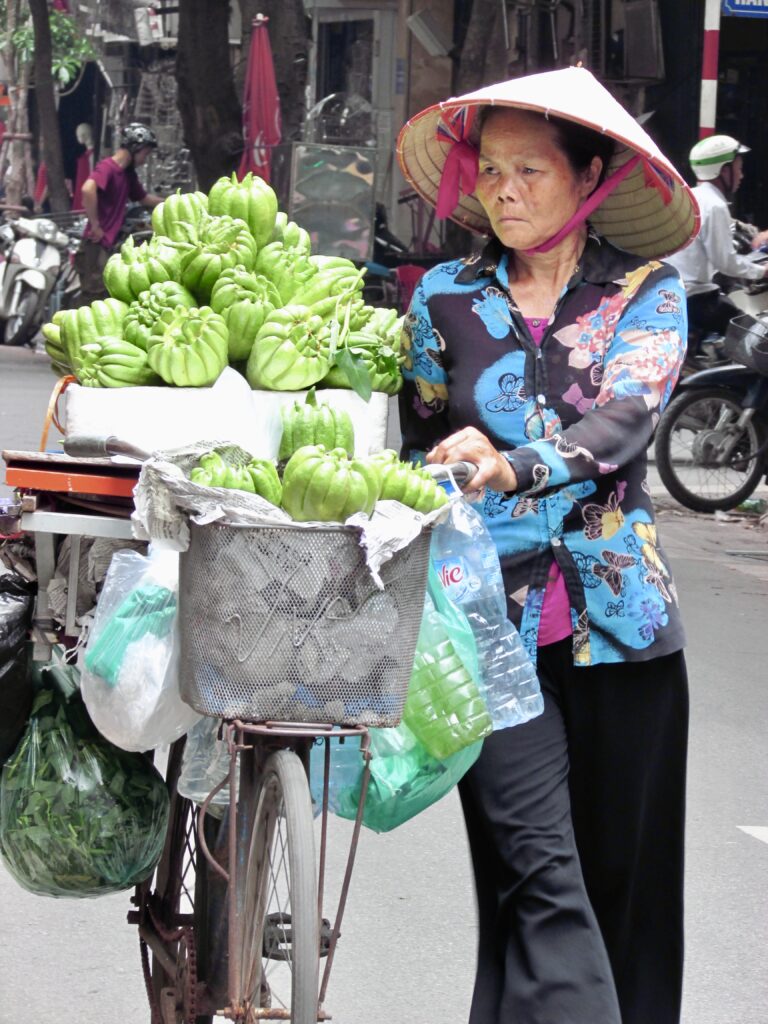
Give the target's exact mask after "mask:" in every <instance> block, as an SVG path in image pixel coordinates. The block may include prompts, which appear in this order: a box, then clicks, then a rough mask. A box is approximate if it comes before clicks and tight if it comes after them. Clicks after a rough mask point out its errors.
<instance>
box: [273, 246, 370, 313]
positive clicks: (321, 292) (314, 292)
mask: <svg viewBox="0 0 768 1024" xmlns="http://www.w3.org/2000/svg"><path fill="white" fill-rule="evenodd" d="M314 259H315V257H313V259H312V260H310V263H312V262H313V260H314ZM344 263H345V264H346V266H337V267H325V268H322V269H320V270H318V271H317V272H316V273H315V274H314V275H313V276H312V277H310V278H309V280H308V281H307V282H306V283H305V284H303V285H302V286H301V287H300V288H299V289H298V291H296V292H295V293H294V295H293V297H292V299H291V303H292V304H293V305H297V306H309V307H310V308H311V309H312V312H313V313H314V314H315V315H316V316H321V317H323V319H324V320H327V319H329V318H331V317H333V316H336V318H337V319H338V320H339V322H340V323H341V322H342V321H343V319H344V316H345V312H346V306H347V305H351V307H352V309H351V312H350V323H351V321H352V318H353V317H354V318H358V317H359V316H360V313H361V311H362V309H363V308H364V306H365V300H364V299H363V273H364V271H359V270H358V269H357V267H356V266H355V265H354V263H350V262H349V260H344Z"/></svg>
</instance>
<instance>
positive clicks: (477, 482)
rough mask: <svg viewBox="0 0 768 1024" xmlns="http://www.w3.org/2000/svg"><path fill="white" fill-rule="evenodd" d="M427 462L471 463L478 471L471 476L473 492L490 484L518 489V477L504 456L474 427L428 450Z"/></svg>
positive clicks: (503, 488)
mask: <svg viewBox="0 0 768 1024" xmlns="http://www.w3.org/2000/svg"><path fill="white" fill-rule="evenodd" d="M427 462H428V463H447V462H472V463H474V464H475V465H476V466H477V473H476V474H475V476H473V477H472V481H471V483H470V485H469V489H471V490H472V491H479V490H482V488H483V487H490V488H491V489H492V490H494V491H516V490H517V476H516V475H515V471H514V469H512V466H511V465H510V464H509V462H508V461H507V460H506V459H505V458H504V456H503V455H502V454H501V453H500V452H498V451H497V450H496V449H495V448H494V447H493V445H492V444H491V442H490V441H489V440H488V438H487V437H486V436H485V434H481V433H480V431H479V430H476V429H475V427H465V428H464V429H463V430H458V431H457V432H456V433H455V434H451V435H450V437H446V438H445V439H444V440H443V441H441V442H440V443H439V444H437V445H435V447H434V448H433V449H432V450H431V451H429V452H427Z"/></svg>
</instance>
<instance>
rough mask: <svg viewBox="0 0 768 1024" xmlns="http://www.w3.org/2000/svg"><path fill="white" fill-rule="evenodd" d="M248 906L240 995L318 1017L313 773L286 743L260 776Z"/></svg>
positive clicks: (299, 1021) (301, 1021)
mask: <svg viewBox="0 0 768 1024" xmlns="http://www.w3.org/2000/svg"><path fill="white" fill-rule="evenodd" d="M243 895H244V899H243V901H242V907H243V946H242V959H241V965H242V966H241V995H242V998H243V1002H244V1004H245V1006H246V1007H251V1006H252V1007H254V1008H265V1007H271V1008H272V1009H277V1010H283V1011H287V1012H288V1015H289V1019H290V1020H291V1022H292V1024H316V1022H317V1009H318V975H319V957H320V923H319V916H318V908H317V875H316V869H315V840H314V831H313V827H312V803H311V800H310V795H309V784H308V781H307V775H306V772H305V770H304V767H303V765H302V763H301V760H300V759H299V757H298V756H297V755H296V754H295V753H294V752H293V751H291V750H279V751H276V752H275V753H273V754H271V755H270V757H269V758H268V759H267V762H266V764H265V767H264V771H263V774H262V776H261V779H260V785H259V792H258V798H257V803H256V813H255V817H254V822H253V831H252V834H251V843H250V849H249V853H248V867H247V870H246V876H245V891H244V894H243Z"/></svg>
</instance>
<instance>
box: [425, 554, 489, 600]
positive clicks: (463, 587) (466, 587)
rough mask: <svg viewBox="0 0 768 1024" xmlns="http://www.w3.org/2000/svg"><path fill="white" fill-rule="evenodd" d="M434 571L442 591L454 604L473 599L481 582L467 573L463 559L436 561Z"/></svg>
mask: <svg viewBox="0 0 768 1024" xmlns="http://www.w3.org/2000/svg"><path fill="white" fill-rule="evenodd" d="M435 569H436V570H437V575H438V576H439V578H440V582H441V584H442V585H443V589H444V590H445V591H446V593H447V594H448V597H449V598H450V600H451V601H453V602H454V603H456V604H458V603H459V602H460V601H465V600H467V599H468V598H471V597H473V596H474V594H475V593H476V591H478V590H479V589H480V586H481V581H480V580H479V579H478V578H477V576H473V575H472V574H471V573H470V572H469V571H468V569H467V564H466V562H465V561H464V559H463V558H446V559H437V560H436V561H435Z"/></svg>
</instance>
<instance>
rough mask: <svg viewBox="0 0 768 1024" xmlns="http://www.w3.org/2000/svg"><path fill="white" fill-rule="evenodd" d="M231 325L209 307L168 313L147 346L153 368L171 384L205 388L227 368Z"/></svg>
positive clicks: (181, 307)
mask: <svg viewBox="0 0 768 1024" xmlns="http://www.w3.org/2000/svg"><path fill="white" fill-rule="evenodd" d="M227 337H228V333H227V325H226V324H225V323H224V319H223V317H220V316H219V314H218V313H214V312H213V310H212V309H210V308H209V307H208V306H201V307H200V308H199V309H195V308H193V309H185V308H184V307H183V306H178V307H177V308H176V309H167V310H166V311H165V312H164V313H163V314H162V315H161V316H160V317H159V318H158V320H157V322H156V323H155V326H154V327H153V328H152V333H151V334H150V336H149V340H148V342H147V358H148V360H149V365H150V366H151V367H152V369H153V370H154V371H155V372H156V373H158V374H159V375H160V376H161V377H162V378H163V380H164V381H165V382H166V383H167V384H175V385H176V386H177V387H180V388H201V387H205V386H206V385H208V384H213V383H214V381H216V380H217V379H218V377H219V375H220V374H221V371H222V370H223V369H224V367H225V366H226V365H227Z"/></svg>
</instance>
